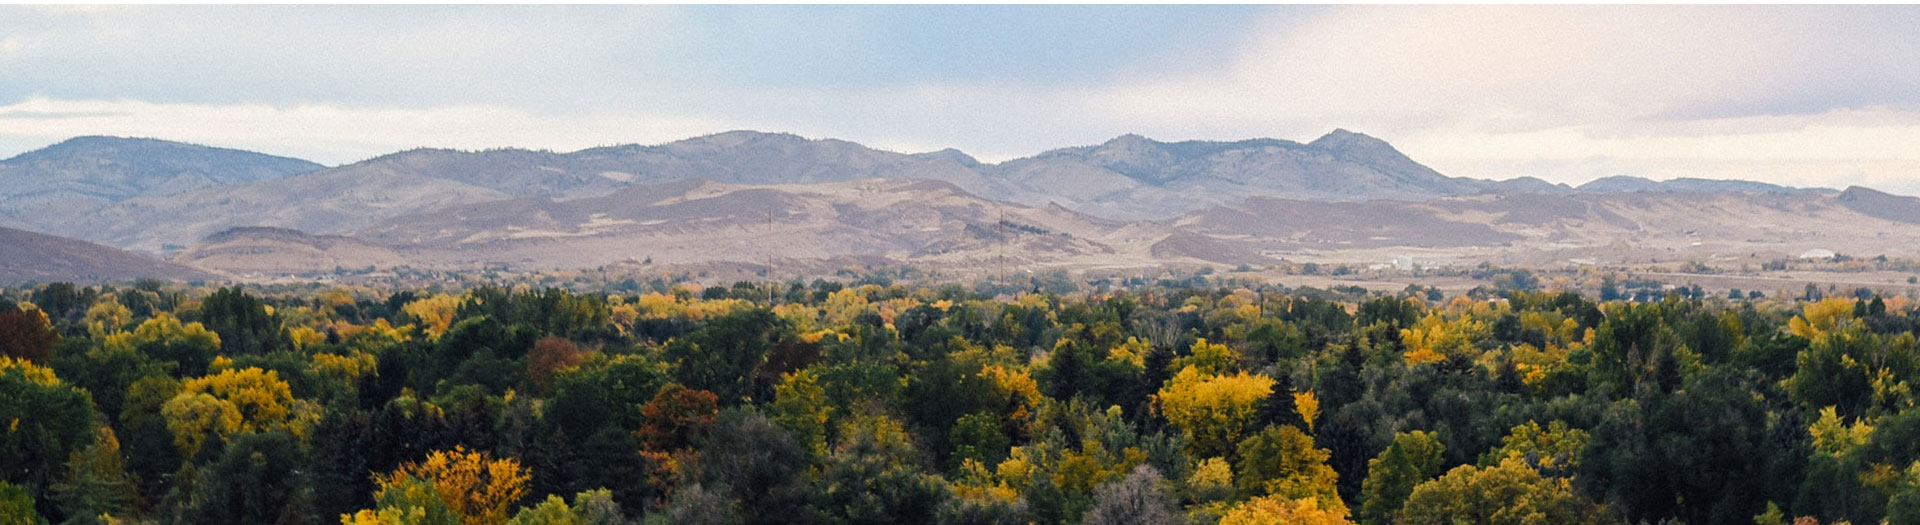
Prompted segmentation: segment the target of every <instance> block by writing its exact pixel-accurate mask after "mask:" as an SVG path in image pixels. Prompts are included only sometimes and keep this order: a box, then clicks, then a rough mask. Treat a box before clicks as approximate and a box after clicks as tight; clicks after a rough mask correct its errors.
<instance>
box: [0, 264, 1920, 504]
mask: <svg viewBox="0 0 1920 525" xmlns="http://www.w3.org/2000/svg"><path fill="white" fill-rule="evenodd" d="M1610 299H1611V298H1610ZM1916 327H1920V310H1916V309H1915V308H1914V305H1913V303H1911V302H1910V301H1909V300H1908V299H1907V298H1902V297H1884V298H1883V297H1879V296H1875V295H1872V294H1871V293H1861V294H1858V295H1856V296H1852V297H1845V298H1829V299H1824V300H1800V301H1796V300H1792V299H1764V298H1745V297H1739V298H1721V297H1708V296H1706V295H1705V294H1697V293H1695V294H1670V295H1667V296H1665V297H1663V298H1659V299H1657V300H1643V301H1629V300H1609V301H1605V302H1601V301H1596V300H1594V299H1593V298H1589V297H1584V296H1582V295H1580V294H1578V293H1574V292H1559V291H1521V290H1510V291H1505V292H1501V293H1497V294H1475V295H1474V296H1458V297H1446V296H1444V295H1442V294H1440V293H1438V292H1437V291H1429V290H1420V289H1415V288H1409V289H1408V290H1406V291H1404V292H1401V293H1378V292H1365V291H1363V290H1357V289H1356V290H1343V291H1329V290H1316V289H1310V288H1301V289H1287V288H1282V287H1277V286H1252V285H1249V286H1239V287H1234V286H1213V287H1206V286H1165V285H1147V286H1140V287H1135V288H1131V289H1125V290H1106V291H1097V292H1089V291H1046V290H1041V289H1039V287H1037V286H1036V287H1035V289H1034V290H1029V291H1019V290H1011V291H1010V290H1006V289H989V288H986V287H980V286H968V285H961V284H944V285H905V284H853V285H849V284H845V283H836V282H828V281H815V282H812V283H801V282H792V283H746V282H743V283H738V284H735V285H734V286H732V287H720V286H714V287H700V286H699V285H693V284H675V285H661V286H657V287H651V288H648V289H632V288H627V289H618V290H582V289H567V288H558V287H544V288H543V287H533V286H526V285H519V286H513V287H500V286H475V287H471V288H465V289H458V290H446V289H440V288H437V287H436V288H418V289H377V288H369V287H360V286H337V287H314V286H307V287H284V286H283V287H270V288H242V287H239V286H234V287H215V288H209V287H204V286H190V285H178V284H167V283H158V282H152V281H143V282H140V283H136V284H134V285H132V286H125V287H121V286H108V285H101V286H85V287H83V286H79V285H74V284H67V283H55V284H49V285H42V286H36V287H31V288H20V289H7V290H0V452H3V453H0V523H8V524H11V523H138V522H160V523H335V522H339V523H348V524H388V523H395V524H400V523H404V524H479V523H489V524H491V523H517V524H559V523H565V524H609V523H715V524H723V523H724V524H742V523H969V524H972V523H1008V524H1013V523H1045V524H1059V523H1098V524H1107V523H1129V524H1135V523H1148V524H1155V523H1233V524H1256V523H1260V524H1265V523H1276V524H1277V523H1364V524H1393V523H1515V524H1520V523H1525V524H1535V523H1553V524H1559V523H1626V522H1647V523H1653V522H1667V523H1693V524H1708V523H1789V522H1795V523H1809V522H1811V523H1837V522H1851V523H1862V524H1864V523H1895V524H1900V523H1920V439H1916V436H1920V410H1917V409H1915V407H1914V404H1915V395H1914V392H1913V388H1912V387H1911V383H1912V382H1913V381H1914V380H1915V377H1916V374H1920V350H1917V349H1916V342H1915V335H1914V331H1915V328H1916ZM1796 520H1799V521H1796Z"/></svg>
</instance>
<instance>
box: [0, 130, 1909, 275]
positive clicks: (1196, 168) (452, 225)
mask: <svg viewBox="0 0 1920 525" xmlns="http://www.w3.org/2000/svg"><path fill="white" fill-rule="evenodd" d="M1651 210H1660V212H1659V213H1665V214H1670V215H1660V214H1650V213H1651ZM1769 210H1772V211H1769ZM1782 210H1789V211H1782ZM1796 214H1798V215H1796ZM1776 216H1777V217H1776ZM1762 218H1764V219H1767V220H1773V219H1779V220H1782V221H1784V220H1786V219H1788V218H1799V219H1801V222H1802V223H1804V224H1803V225H1805V224H1812V225H1816V226H1818V228H1815V229H1810V230H1805V231H1808V232H1813V234H1814V235H1816V236H1815V237H1811V238H1802V237H1804V236H1801V237H1796V236H1795V235H1785V234H1780V232H1774V231H1771V230H1767V229H1766V228H1765V226H1767V225H1775V226H1779V225H1776V224H1774V223H1773V222H1766V221H1762V220H1758V219H1762ZM1862 221H1866V222H1862ZM1916 222H1920V200H1915V199H1912V198H1908V197H1901V196H1894V195H1888V194H1884V193H1880V192H1875V191H1873V190H1869V189H1865V188H1852V189H1849V190H1847V191H1845V192H1836V191H1833V190H1826V189H1801V188H1790V187H1784V186H1777V185H1772V184H1766V183H1758V182H1749V181H1720V180H1706V179H1675V180H1670V181H1664V182H1657V181H1651V180H1647V179H1642V178H1635V177H1624V176H1622V177H1609V178H1603V179H1599V180H1595V181H1593V182H1590V183H1587V184H1584V185H1581V186H1578V187H1572V186H1567V185H1564V184H1552V183H1548V182H1545V181H1542V180H1539V179H1533V178H1521V179H1513V180H1506V181H1489V180H1481V179H1472V178H1464V177H1450V176H1447V175H1444V174H1441V173H1439V172H1437V171H1435V170H1433V169H1431V168H1428V167H1427V166H1425V165H1422V164H1420V163H1418V162H1416V161H1414V160H1413V159H1410V158H1408V157H1407V156H1406V155H1404V154H1402V153H1401V152H1400V151H1398V150H1397V149H1395V148H1394V147H1393V146H1391V145H1389V144H1388V143H1386V142H1385V141H1382V140H1379V139H1376V138H1373V137H1370V136H1367V135H1364V134H1360V133H1354V132H1349V131H1346V130H1336V131H1334V132H1332V133H1329V134H1327V135H1326V136H1323V137H1320V138H1318V139H1315V140H1313V141H1311V142H1307V143H1299V142H1293V141H1286V140H1277V139H1255V140H1244V141H1233V142H1207V141H1183V142H1160V141H1155V140H1152V139H1148V138H1145V137H1141V136H1138V135H1126V136H1121V137H1118V138H1115V139H1112V140H1109V141H1107V142H1104V143H1101V144H1098V145H1091V146H1082V147H1072V148H1063V149H1056V150H1052V151H1047V152H1043V153H1040V154H1038V155H1034V156H1031V157H1025V158H1018V159H1013V160H1008V161H1005V162H999V163H985V162H980V161H978V160H977V159H974V158H973V157H971V156H968V155H966V154H965V153H962V152H959V151H957V150H951V149H949V150H941V151H936V152H930V153H919V154H905V153H897V152H890V151H884V150H879V149H874V148H869V147H865V146H862V145H860V144H857V143H853V142H847V141H842V140H832V139H824V140H812V139H805V138H802V137H798V136H795V135H790V134H779V133H761V132H752V131H734V132H727V133H720V134H715V135H708V136H704V137H697V138H692V139H687V140H682V141H677V142H671V143H667V144H661V145H654V146H641V145H624V146H612V147H601V148H593V149H586V150H581V151H576V152H570V153H558V152H550V151H532V150H521V149H497V150H485V151H454V150H444V149H417V150H409V151H402V152H397V153H393V154H389V155H384V156H380V157H376V158H372V159H369V160H366V161H362V162H357V163H353V164H348V165H343V166H337V167H324V166H320V165H318V164H314V163H311V162H306V161H301V160H298V159H290V158H285V157H275V156H271V155H264V154H259V153H251V152H245V151H238V150H230V149H220V148H211V147H204V146H194V145H188V144H180V143H173V142H165V141H158V140H151V139H120V138H111V137H82V138H76V139H72V140H68V141H65V142H62V143H60V144H56V145H53V146H50V147H48V148H45V149H42V150H37V151H33V152H29V153H25V154H22V155H19V156H16V157H14V158H11V159H7V160H5V161H0V225H8V226H14V227H19V228H24V229H29V230H34V231H39V232H44V233H48V234H53V235H59V236H64V237H71V238H75V239H80V240H85V241H89V242H96V243H100V244H105V245H108V246H112V247H116V248H124V249H130V250H134V251H139V252H147V253H152V254H163V255H165V256H167V257H171V258H173V259H174V260H175V261H178V262H181V263H185V264H188V265H192V266H196V267H199V268H204V269H211V270H216V271H222V272H228V273H230V274H231V273H233V272H254V273H261V272H264V273H274V272H298V271H317V270H323V269H328V268H334V267H349V268H355V267H363V266H369V265H371V266H394V265H403V264H408V265H415V266H427V267H446V268H460V267H476V266H480V265H498V264H504V265H513V266H521V267H553V268H558V267H592V266H599V265H604V264H609V263H619V262H622V261H628V260H632V261H642V260H656V261H661V262H663V263H698V262H709V261H732V262H754V261H761V262H765V261H768V260H793V261H807V260H812V261H824V260H834V259H836V258H869V259H873V260H891V261H909V262H927V263H937V264H959V265H968V264H971V265H987V264H1007V263H1008V259H1014V261H1013V263H1014V264H1022V265H1030V264H1062V265H1078V266H1103V265H1108V266H1110V265H1122V266H1128V265H1152V264H1164V263H1175V262H1184V263H1195V262H1201V263H1230V264H1259V263H1266V262H1274V261H1278V260H1280V259H1282V258H1286V259H1293V260H1298V259H1310V258H1315V257H1329V256H1330V255H1329V254H1332V253H1336V252H1344V253H1348V254H1351V255H1355V256H1362V257H1364V258H1367V259H1372V260H1386V259H1393V258H1395V257H1394V256H1393V255H1390V254H1386V252H1380V253H1371V252H1366V251H1367V250H1400V251H1414V252H1419V251H1422V250H1425V251H1430V252H1435V253H1430V254H1428V255H1429V256H1432V257H1436V258H1442V259H1452V258H1458V257H1478V258H1481V259H1483V260H1484V259H1486V258H1488V257H1491V256H1490V255H1489V254H1491V253H1495V252H1498V253H1502V254H1505V255H1501V256H1502V257H1520V256H1522V255H1519V254H1521V253H1523V252H1525V253H1536V252H1537V253H1536V255H1537V254H1538V253H1552V254H1559V255H1565V254H1566V253H1573V252H1575V251H1578V250H1582V249H1589V248H1593V247H1606V246H1613V247H1615V248H1618V246H1622V245H1624V246H1654V245H1661V244H1662V243H1664V242H1666V240H1665V239H1666V238H1665V237H1664V236H1669V235H1679V236H1681V237H1685V236H1687V235H1694V236H1697V235H1700V232H1701V231H1703V229H1704V231H1724V232H1733V231H1736V230H1737V231H1741V232H1745V233H1742V235H1746V237H1745V238H1744V242H1748V243H1749V244H1753V243H1757V244H1756V245H1755V246H1744V248H1755V249H1760V248H1764V249H1765V250H1776V251H1781V252H1783V253H1785V252H1795V250H1796V248H1795V246H1796V245H1794V243H1807V242H1815V241H1819V242H1822V243H1824V244H1823V246H1824V245H1833V246H1837V247H1849V249H1856V248H1853V247H1858V248H1866V249H1871V248H1873V247H1874V246H1877V245H1876V244H1875V242H1880V241H1884V240H1885V239H1884V237H1885V236H1886V235H1889V234H1894V235H1908V233H1907V231H1908V230H1914V229H1916V228H1920V226H1916V225H1915V224H1914V223H1916ZM1675 224H1686V225H1690V226H1692V227H1691V228H1683V229H1680V230H1674V231H1671V232H1669V231H1667V230H1668V229H1670V228H1668V227H1667V226H1670V225H1675ZM1868 224H1873V225H1875V227H1876V228H1879V229H1877V230H1860V231H1858V232H1849V231H1847V229H1848V228H1856V229H1857V228H1860V227H1863V226H1866V225H1868ZM1755 227H1759V228H1760V229H1759V230H1752V228H1755ZM1781 227H1789V226H1781ZM1749 230H1752V231H1749ZM1793 231H1795V232H1798V231H1801V230H1793ZM1861 235H1867V237H1864V238H1862V240H1863V241H1867V242H1859V243H1851V244H1849V242H1848V239H1852V238H1854V237H1860V236H1861ZM1706 244H1707V243H1705V242H1704V241H1692V240H1689V241H1686V242H1684V243H1681V244H1680V245H1678V246H1679V247H1680V248H1686V249H1695V248H1698V247H1699V246H1703V245H1706ZM1909 244H1911V243H1909ZM1731 248H1732V247H1729V249H1731ZM1463 250H1464V251H1463ZM1476 250H1478V251H1480V253H1476ZM1616 251H1617V250H1616ZM1680 251H1681V252H1685V251H1687V250H1685V249H1683V250H1680ZM1749 251H1754V250H1749ZM1363 252H1365V253H1363ZM1439 252H1445V253H1439ZM1756 253H1757V252H1756ZM1383 254H1384V255H1383ZM1559 255H1554V256H1555V257H1557V256H1559ZM1656 255H1657V254H1656ZM796 264H797V263H796Z"/></svg>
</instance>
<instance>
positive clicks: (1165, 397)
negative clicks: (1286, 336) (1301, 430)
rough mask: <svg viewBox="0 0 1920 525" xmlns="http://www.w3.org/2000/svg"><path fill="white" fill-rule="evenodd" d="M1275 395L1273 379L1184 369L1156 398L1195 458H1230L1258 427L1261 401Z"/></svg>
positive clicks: (1244, 373) (1245, 374) (1155, 400)
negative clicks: (1184, 435)
mask: <svg viewBox="0 0 1920 525" xmlns="http://www.w3.org/2000/svg"><path fill="white" fill-rule="evenodd" d="M1271 393H1273V378H1270V377H1266V376H1260V375H1251V374H1248V373H1246V372H1240V373H1236V374H1232V375H1210V374H1203V373H1201V372H1200V370H1199V369H1197V368H1194V367H1193V366H1187V367H1185V368H1182V369H1180V372H1179V373H1178V374H1174V376H1173V379H1171V380H1169V381H1167V386H1166V387H1165V388H1162V389H1161V390H1160V393H1159V394H1156V395H1155V396H1154V403H1155V405H1156V406H1158V407H1159V410H1160V413H1161V414H1162V415H1164V416H1166V418H1167V421H1168V422H1170V423H1173V425H1174V426H1175V427H1179V428H1180V431H1181V432H1182V433H1184V434H1186V436H1187V443H1188V446H1189V447H1192V448H1193V453H1194V456H1195V457H1213V456H1229V455H1232V454H1233V453H1234V452H1235V447H1236V446H1238V445H1239V443H1240V440H1241V439H1242V438H1244V437H1246V436H1247V435H1248V434H1251V433H1252V432H1253V431H1254V430H1255V429H1256V428H1257V427H1256V426H1255V425H1257V424H1258V419H1259V415H1260V414H1259V413H1260V402H1261V401H1262V400H1265V399H1266V398H1267V395H1268V394H1271Z"/></svg>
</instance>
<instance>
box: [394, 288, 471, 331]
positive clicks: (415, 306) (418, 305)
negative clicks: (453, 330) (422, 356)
mask: <svg viewBox="0 0 1920 525" xmlns="http://www.w3.org/2000/svg"><path fill="white" fill-rule="evenodd" d="M459 309H460V298H459V297H454V296H451V295H447V294H434V295H433V296H431V297H426V298H423V299H417V300H415V301H413V302H410V303H407V304H406V306H402V307H400V311H403V312H406V313H407V315H410V316H413V318H414V319H416V320H419V321H420V326H421V329H422V330H423V331H425V332H426V334H427V337H428V338H431V339H439V338H440V334H444V333H447V328H448V327H450V326H453V314H454V313H455V312H456V311H458V310H459Z"/></svg>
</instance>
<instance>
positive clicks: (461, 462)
mask: <svg viewBox="0 0 1920 525" xmlns="http://www.w3.org/2000/svg"><path fill="white" fill-rule="evenodd" d="M531 479H532V475H531V474H529V473H528V471H527V470H526V469H525V468H523V467H521V466H520V462H519V461H517V460H514V459H513V458H504V459H495V458H494V457H493V455H492V454H489V453H486V452H477V451H470V450H467V449H466V447H462V446H455V447H454V448H453V450H440V451H435V452H434V453H432V454H429V455H428V456H427V459H426V460H424V461H421V462H418V463H408V464H405V465H401V466H400V468H398V469H394V471H393V472H389V473H386V474H376V475H375V476H374V481H375V482H376V483H378V484H379V485H380V488H379V489H378V490H379V491H380V492H381V493H382V494H381V495H382V496H385V495H386V494H385V493H386V492H387V491H392V490H401V491H407V490H408V489H409V487H418V485H416V484H415V482H416V480H417V481H418V482H425V483H426V484H428V485H431V486H432V488H433V491H434V493H436V494H438V495H439V498H440V502H443V503H445V504H446V506H447V508H448V509H450V510H451V511H452V512H453V514H455V515H457V516H459V517H460V522H461V523H465V524H467V525H480V524H489V523H504V522H506V521H507V517H508V512H507V511H508V509H509V507H511V506H512V505H513V504H514V503H515V502H518V501H520V499H521V498H524V497H526V495H527V482H528V481H529V480H531ZM401 510H402V511H403V512H411V511H410V510H409V509H401ZM349 518H351V517H349Z"/></svg>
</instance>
